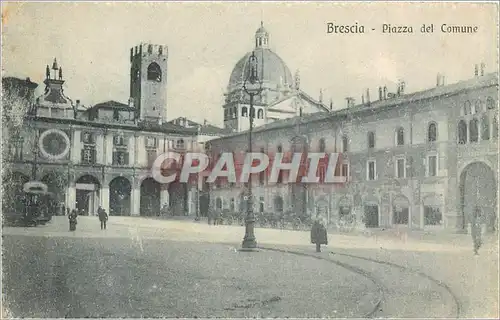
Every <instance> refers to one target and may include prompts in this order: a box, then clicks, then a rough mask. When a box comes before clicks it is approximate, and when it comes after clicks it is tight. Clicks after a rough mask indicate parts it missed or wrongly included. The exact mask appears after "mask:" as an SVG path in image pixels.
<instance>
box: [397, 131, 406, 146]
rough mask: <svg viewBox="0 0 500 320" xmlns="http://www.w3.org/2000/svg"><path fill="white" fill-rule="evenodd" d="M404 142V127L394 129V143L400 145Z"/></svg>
mask: <svg viewBox="0 0 500 320" xmlns="http://www.w3.org/2000/svg"><path fill="white" fill-rule="evenodd" d="M404 144H405V129H403V128H401V127H400V128H398V129H397V130H396V145H398V146H402V145H404Z"/></svg>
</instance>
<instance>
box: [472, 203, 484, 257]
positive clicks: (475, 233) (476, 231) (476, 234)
mask: <svg viewBox="0 0 500 320" xmlns="http://www.w3.org/2000/svg"><path fill="white" fill-rule="evenodd" d="M481 231H482V230H481V209H480V208H479V207H476V208H475V209H474V212H473V214H472V223H471V235H472V241H473V243H474V254H475V255H478V254H479V253H478V251H479V248H480V247H481Z"/></svg>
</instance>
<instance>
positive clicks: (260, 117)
mask: <svg viewBox="0 0 500 320" xmlns="http://www.w3.org/2000/svg"><path fill="white" fill-rule="evenodd" d="M257 118H258V119H264V110H262V109H259V111H257Z"/></svg>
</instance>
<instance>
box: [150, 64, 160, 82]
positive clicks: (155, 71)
mask: <svg viewBox="0 0 500 320" xmlns="http://www.w3.org/2000/svg"><path fill="white" fill-rule="evenodd" d="M148 80H151V81H156V82H161V68H160V66H159V65H158V64H157V63H156V62H153V63H151V64H150V65H149V66H148Z"/></svg>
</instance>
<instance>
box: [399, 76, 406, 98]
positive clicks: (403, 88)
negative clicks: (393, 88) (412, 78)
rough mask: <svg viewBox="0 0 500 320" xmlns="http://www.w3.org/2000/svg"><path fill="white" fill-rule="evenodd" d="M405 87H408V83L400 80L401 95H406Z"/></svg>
mask: <svg viewBox="0 0 500 320" xmlns="http://www.w3.org/2000/svg"><path fill="white" fill-rule="evenodd" d="M405 87H406V83H405V82H404V80H400V81H399V87H398V90H399V94H400V95H403V94H405Z"/></svg>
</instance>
